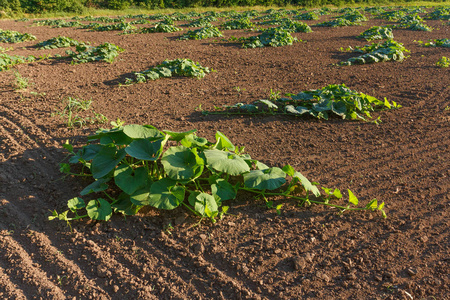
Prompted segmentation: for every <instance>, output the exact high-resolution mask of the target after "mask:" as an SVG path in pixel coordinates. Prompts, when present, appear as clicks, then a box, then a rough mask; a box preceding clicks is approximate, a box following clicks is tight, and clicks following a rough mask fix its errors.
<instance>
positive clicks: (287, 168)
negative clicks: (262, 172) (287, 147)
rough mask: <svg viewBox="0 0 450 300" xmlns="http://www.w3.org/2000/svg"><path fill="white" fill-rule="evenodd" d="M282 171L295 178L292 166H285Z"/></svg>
mask: <svg viewBox="0 0 450 300" xmlns="http://www.w3.org/2000/svg"><path fill="white" fill-rule="evenodd" d="M282 170H283V172H284V173H286V174H287V175H289V176H294V174H295V170H294V168H293V167H292V166H291V165H285V166H284V167H283V169H282Z"/></svg>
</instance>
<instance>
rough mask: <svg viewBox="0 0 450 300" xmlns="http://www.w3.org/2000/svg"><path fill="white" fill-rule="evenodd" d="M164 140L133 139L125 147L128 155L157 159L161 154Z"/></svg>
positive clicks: (143, 158) (144, 158)
mask: <svg viewBox="0 0 450 300" xmlns="http://www.w3.org/2000/svg"><path fill="white" fill-rule="evenodd" d="M162 148H163V140H157V141H151V140H150V139H142V140H135V141H133V142H132V143H131V144H130V145H128V147H126V148H125V151H126V153H128V155H130V156H132V157H134V158H137V159H142V160H149V161H155V160H157V159H158V158H159V156H160V155H161V152H162Z"/></svg>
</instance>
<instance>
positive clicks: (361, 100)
mask: <svg viewBox="0 0 450 300" xmlns="http://www.w3.org/2000/svg"><path fill="white" fill-rule="evenodd" d="M288 96H290V98H279V97H272V98H273V99H270V100H266V99H263V100H257V101H255V102H253V103H252V104H243V103H237V104H234V105H231V106H224V110H222V111H219V110H216V111H214V112H206V114H209V113H213V114H229V113H237V114H242V113H247V114H274V113H281V114H288V115H295V116H302V115H310V116H313V117H315V118H319V119H326V120H328V118H329V116H330V115H332V114H334V115H337V116H340V117H342V118H343V119H349V120H364V121H367V118H371V115H370V113H371V112H373V111H374V110H375V109H378V108H383V109H384V108H387V109H391V108H399V107H401V106H400V105H398V104H397V103H395V102H392V103H389V102H388V101H387V99H384V101H381V100H378V99H376V98H375V97H372V96H369V95H366V94H363V93H360V92H357V91H353V90H351V89H349V88H348V87H346V86H345V85H344V84H332V85H328V86H326V87H324V88H321V89H317V90H312V91H304V92H300V93H298V94H288Z"/></svg>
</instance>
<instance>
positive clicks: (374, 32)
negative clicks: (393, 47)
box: [358, 26, 394, 41]
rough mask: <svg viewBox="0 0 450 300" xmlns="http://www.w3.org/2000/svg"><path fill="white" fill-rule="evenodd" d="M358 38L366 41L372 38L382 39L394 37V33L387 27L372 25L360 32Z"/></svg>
mask: <svg viewBox="0 0 450 300" xmlns="http://www.w3.org/2000/svg"><path fill="white" fill-rule="evenodd" d="M358 38H363V39H365V40H366V41H372V40H384V39H389V40H392V39H394V34H393V33H392V29H391V28H389V27H383V26H372V27H370V28H369V29H367V30H366V31H364V32H362V33H361V34H360V35H358Z"/></svg>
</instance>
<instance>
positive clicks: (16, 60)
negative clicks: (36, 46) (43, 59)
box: [0, 53, 36, 71]
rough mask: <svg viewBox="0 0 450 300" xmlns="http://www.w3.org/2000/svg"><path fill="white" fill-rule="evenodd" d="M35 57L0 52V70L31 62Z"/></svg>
mask: <svg viewBox="0 0 450 300" xmlns="http://www.w3.org/2000/svg"><path fill="white" fill-rule="evenodd" d="M35 59H36V58H35V57H34V56H28V57H24V56H20V55H8V54H6V53H0V71H4V70H9V69H10V68H11V67H13V66H15V65H18V64H24V63H29V62H33V61H34V60H35Z"/></svg>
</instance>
